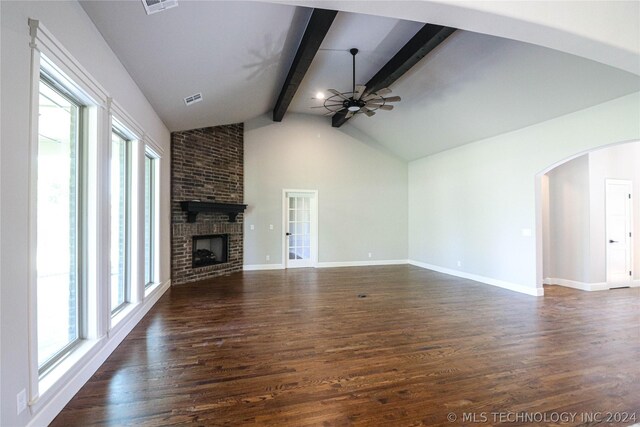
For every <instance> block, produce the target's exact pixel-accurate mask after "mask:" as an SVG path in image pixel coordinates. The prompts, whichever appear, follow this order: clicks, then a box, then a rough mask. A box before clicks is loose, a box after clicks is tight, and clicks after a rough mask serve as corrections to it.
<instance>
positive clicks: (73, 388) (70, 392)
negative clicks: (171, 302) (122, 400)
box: [27, 280, 171, 427]
mask: <svg viewBox="0 0 640 427" xmlns="http://www.w3.org/2000/svg"><path fill="white" fill-rule="evenodd" d="M170 287H171V280H167V281H166V282H165V283H163V284H162V285H160V286H158V287H157V288H156V289H154V290H153V291H152V292H151V293H150V294H149V295H148V296H147V297H146V298H145V300H144V302H143V303H142V304H140V306H139V307H138V308H137V310H135V311H134V312H132V313H131V315H130V317H128V319H126V320H125V319H123V322H124V324H123V325H122V326H121V327H120V325H119V328H118V330H117V332H115V333H114V334H112V335H111V336H109V337H106V336H105V337H103V338H102V339H103V340H104V343H103V344H102V348H100V349H99V350H98V351H97V352H96V354H95V355H94V356H93V357H92V358H91V359H90V360H89V361H87V362H86V363H85V364H84V366H81V367H79V369H78V372H77V373H76V374H75V375H74V376H73V377H72V378H70V379H69V381H67V382H66V383H65V384H64V385H63V386H62V387H60V388H59V389H57V390H56V392H55V394H53V395H52V396H50V397H47V399H46V402H40V403H41V404H42V407H40V408H38V411H37V412H36V413H34V414H33V418H31V421H30V422H29V424H27V425H28V426H29V427H31V426H33V427H37V426H46V425H49V424H50V423H51V422H52V421H53V419H54V418H55V417H56V416H57V415H58V414H59V413H60V411H62V409H63V408H64V407H65V405H66V404H67V403H69V401H70V400H71V398H73V396H75V394H76V393H77V392H78V391H79V390H80V389H81V388H82V386H83V385H85V383H86V382H87V381H89V379H90V378H91V376H92V375H93V374H95V372H96V371H97V370H98V368H99V367H100V366H102V364H103V363H104V361H105V360H107V358H108V357H109V356H110V355H111V353H113V351H114V350H115V349H116V347H118V345H120V343H121V342H122V341H123V340H124V339H125V338H126V336H127V335H129V332H131V330H133V328H134V327H135V326H136V325H137V324H138V323H139V322H140V320H142V318H143V317H144V315H145V314H147V312H148V311H149V310H150V309H151V307H153V306H154V305H155V303H156V302H158V300H159V299H160V297H161V296H162V295H164V293H165V292H166V291H167V290H168V289H169V288H170ZM52 391H53V390H52Z"/></svg>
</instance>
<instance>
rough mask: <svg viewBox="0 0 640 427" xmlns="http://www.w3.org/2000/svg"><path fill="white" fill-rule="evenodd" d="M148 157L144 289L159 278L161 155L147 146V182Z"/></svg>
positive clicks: (145, 160)
mask: <svg viewBox="0 0 640 427" xmlns="http://www.w3.org/2000/svg"><path fill="white" fill-rule="evenodd" d="M147 159H149V193H150V194H149V209H150V213H149V218H150V219H149V222H150V224H149V234H150V236H149V264H150V265H149V280H148V281H147V280H146V274H147V262H146V258H147V253H146V243H147V235H146V224H144V226H143V227H144V229H145V236H144V247H145V262H144V270H145V283H144V289H145V291H146V290H147V289H149V288H150V287H152V286H153V285H154V284H156V283H157V278H156V275H157V273H156V248H157V246H158V245H157V234H156V226H157V222H158V216H157V208H156V200H157V198H158V194H157V193H158V186H157V175H156V172H157V169H158V162H159V157H157V156H156V155H155V153H153V151H151V150H150V149H149V148H148V147H147V148H145V152H144V162H145V165H144V175H145V178H144V179H145V182H146V179H147V164H146V162H147ZM146 191H147V190H146V188H145V191H144V210H145V214H146V208H147V206H146V204H147V203H146V202H147V194H146ZM145 222H146V216H145Z"/></svg>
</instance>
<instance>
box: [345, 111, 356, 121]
mask: <svg viewBox="0 0 640 427" xmlns="http://www.w3.org/2000/svg"><path fill="white" fill-rule="evenodd" d="M354 114H355V113H354V112H353V111H349V112H347V115H346V116H345V118H347V119H350V118H351V117H353V115H354Z"/></svg>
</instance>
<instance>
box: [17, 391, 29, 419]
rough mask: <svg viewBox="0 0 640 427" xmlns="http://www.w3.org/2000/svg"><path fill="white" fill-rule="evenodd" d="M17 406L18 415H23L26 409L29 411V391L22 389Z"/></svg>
mask: <svg viewBox="0 0 640 427" xmlns="http://www.w3.org/2000/svg"><path fill="white" fill-rule="evenodd" d="M16 405H17V408H16V409H17V410H18V415H20V414H21V413H22V411H24V410H25V409H27V391H26V390H25V389H22V391H20V393H18V395H17V396H16Z"/></svg>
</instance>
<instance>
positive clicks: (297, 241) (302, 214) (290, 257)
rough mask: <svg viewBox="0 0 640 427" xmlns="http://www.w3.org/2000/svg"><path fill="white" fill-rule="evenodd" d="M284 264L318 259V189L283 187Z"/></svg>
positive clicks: (298, 264) (308, 263)
mask: <svg viewBox="0 0 640 427" xmlns="http://www.w3.org/2000/svg"><path fill="white" fill-rule="evenodd" d="M283 211H284V221H283V222H284V242H283V247H284V265H285V268H299V267H314V266H315V265H316V263H317V261H318V192H317V191H315V190H283Z"/></svg>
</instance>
